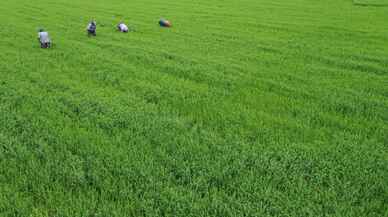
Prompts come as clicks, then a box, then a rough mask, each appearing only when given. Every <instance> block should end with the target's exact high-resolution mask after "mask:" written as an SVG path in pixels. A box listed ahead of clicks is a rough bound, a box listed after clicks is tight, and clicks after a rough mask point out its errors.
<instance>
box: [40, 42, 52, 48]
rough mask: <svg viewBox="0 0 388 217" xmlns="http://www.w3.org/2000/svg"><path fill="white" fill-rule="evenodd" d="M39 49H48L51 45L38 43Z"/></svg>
mask: <svg viewBox="0 0 388 217" xmlns="http://www.w3.org/2000/svg"><path fill="white" fill-rule="evenodd" d="M40 47H41V48H50V47H51V43H50V42H45V43H40Z"/></svg>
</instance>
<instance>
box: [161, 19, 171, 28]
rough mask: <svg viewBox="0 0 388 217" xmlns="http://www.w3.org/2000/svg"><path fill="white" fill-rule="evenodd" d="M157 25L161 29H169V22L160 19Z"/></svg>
mask: <svg viewBox="0 0 388 217" xmlns="http://www.w3.org/2000/svg"><path fill="white" fill-rule="evenodd" d="M159 25H160V26H161V27H171V22H170V21H168V20H165V19H160V20H159Z"/></svg>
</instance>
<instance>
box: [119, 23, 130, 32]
mask: <svg viewBox="0 0 388 217" xmlns="http://www.w3.org/2000/svg"><path fill="white" fill-rule="evenodd" d="M119 27H120V30H121V31H123V32H124V31H128V26H127V25H125V24H124V23H120V25H119Z"/></svg>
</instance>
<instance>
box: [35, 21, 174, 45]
mask: <svg viewBox="0 0 388 217" xmlns="http://www.w3.org/2000/svg"><path fill="white" fill-rule="evenodd" d="M159 25H160V26H161V27H171V23H170V21H168V20H165V19H161V20H159ZM117 30H118V31H120V32H123V33H127V32H129V28H128V26H127V25H126V24H125V23H123V22H120V23H119V24H118V25H117ZM86 32H87V34H88V36H89V37H91V36H97V22H96V21H94V20H92V21H91V22H90V23H89V24H88V26H87V27H86ZM38 40H39V43H40V47H41V48H50V47H51V39H50V36H49V34H48V32H47V31H45V30H44V29H39V33H38Z"/></svg>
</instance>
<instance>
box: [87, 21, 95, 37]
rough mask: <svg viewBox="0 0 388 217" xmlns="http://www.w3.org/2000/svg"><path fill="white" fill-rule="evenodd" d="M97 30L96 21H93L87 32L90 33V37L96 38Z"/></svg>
mask: <svg viewBox="0 0 388 217" xmlns="http://www.w3.org/2000/svg"><path fill="white" fill-rule="evenodd" d="M96 29H97V24H96V22H95V21H91V22H90V23H89V24H88V26H87V28H86V31H87V33H88V36H96Z"/></svg>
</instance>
